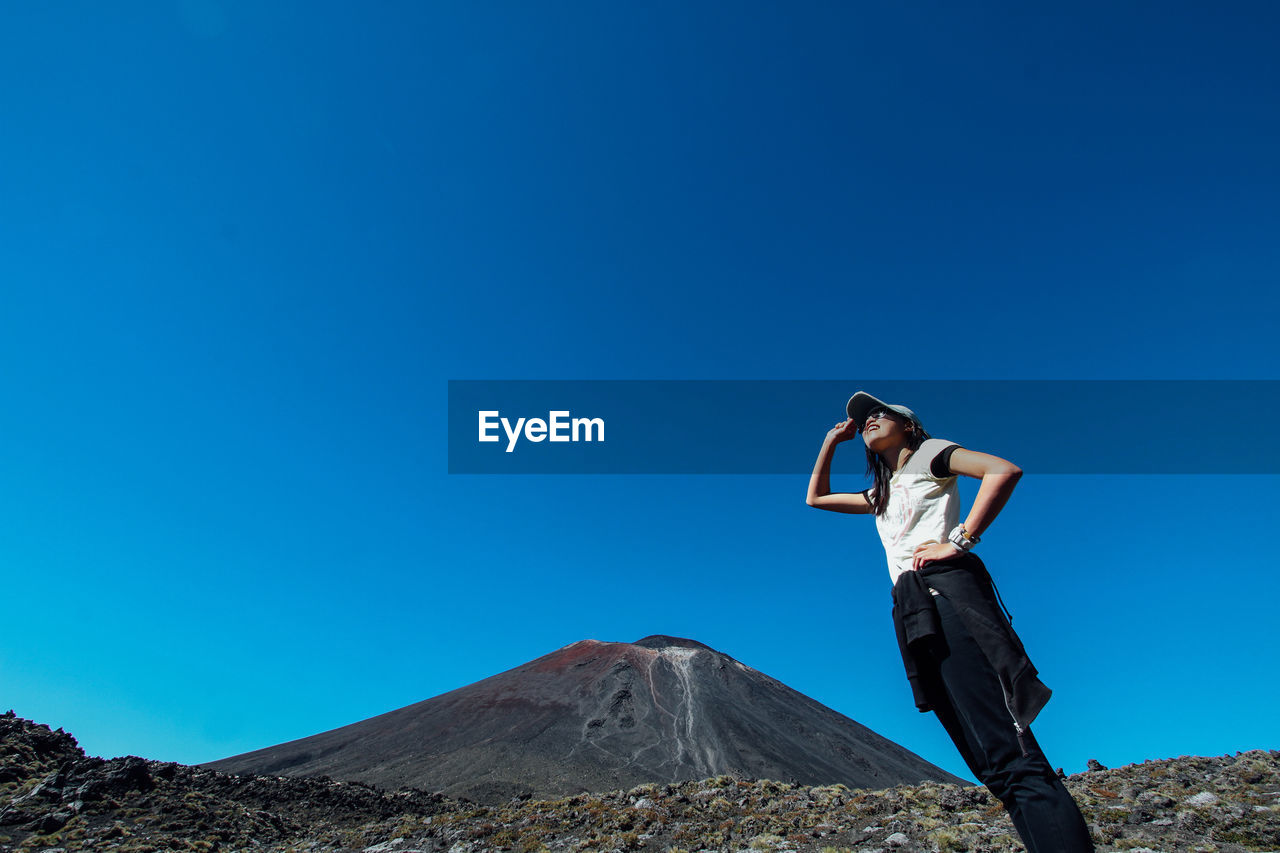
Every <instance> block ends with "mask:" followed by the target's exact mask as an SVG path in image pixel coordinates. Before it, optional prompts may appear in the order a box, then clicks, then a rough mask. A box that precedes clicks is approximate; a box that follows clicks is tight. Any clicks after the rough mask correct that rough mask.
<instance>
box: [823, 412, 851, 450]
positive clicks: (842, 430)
mask: <svg viewBox="0 0 1280 853" xmlns="http://www.w3.org/2000/svg"><path fill="white" fill-rule="evenodd" d="M857 434H858V425H857V424H855V423H854V422H853V418H847V419H845V420H843V421H841V422H840V423H838V424H836V425H835V426H833V427H832V428H831V429H830V430H829V431H828V432H827V441H829V442H831V443H832V444H838V443H839V442H841V441H848V440H849V439H851V438H853V437H854V436H856V435H857Z"/></svg>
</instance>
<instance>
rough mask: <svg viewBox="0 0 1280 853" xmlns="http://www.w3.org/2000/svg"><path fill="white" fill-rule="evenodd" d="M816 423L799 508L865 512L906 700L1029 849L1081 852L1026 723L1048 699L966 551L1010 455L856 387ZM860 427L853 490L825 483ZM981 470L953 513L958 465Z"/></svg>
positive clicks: (1079, 836) (1001, 493) (1065, 804)
mask: <svg viewBox="0 0 1280 853" xmlns="http://www.w3.org/2000/svg"><path fill="white" fill-rule="evenodd" d="M846 411H847V413H848V415H849V419H848V420H846V421H844V422H842V423H839V424H836V426H835V427H834V428H833V429H832V430H831V431H830V432H828V433H827V436H826V440H825V441H824V442H823V444H822V451H821V452H820V453H819V454H818V461H817V462H816V463H815V465H814V468H813V475H812V476H811V477H810V479H809V494H808V497H807V498H806V501H807V502H808V504H809V506H814V507H818V508H819V509H827V510H832V511H833V512H846V513H854V514H874V515H875V519H876V529H877V530H878V531H879V533H880V540H881V542H882V543H883V544H884V549H885V556H886V557H887V558H888V561H889V576H890V578H891V580H892V581H893V600H894V609H893V618H894V625H895V628H896V629H897V632H898V642H899V646H900V647H901V649H902V656H903V663H904V665H905V666H906V669H907V676H908V679H909V680H910V682H911V686H912V692H913V694H914V696H915V699H916V707H918V708H919V709H920V710H921V711H928V710H933V711H934V712H935V713H936V714H937V716H938V719H939V720H940V721H941V722H942V725H943V726H944V727H945V728H946V730H947V733H948V734H949V735H950V736H951V739H952V741H953V742H954V743H955V745H956V747H957V748H958V749H959V750H960V754H961V755H962V756H963V757H964V760H965V763H966V764H967V765H968V766H969V769H970V770H972V771H973V773H974V775H976V776H977V777H978V779H979V780H980V781H981V782H982V783H983V784H984V785H986V786H987V788H988V789H989V790H990V791H991V792H992V793H993V794H995V796H996V797H998V798H999V799H1000V801H1001V802H1003V803H1004V805H1005V809H1006V810H1007V811H1008V812H1009V816H1010V818H1012V820H1013V824H1014V826H1015V827H1016V828H1017V830H1018V834H1019V835H1020V836H1022V841H1023V843H1024V844H1026V846H1027V850H1028V851H1030V853H1048V851H1073V852H1074V851H1092V850H1093V844H1092V842H1091V841H1090V838H1089V830H1088V827H1086V826H1085V822H1084V818H1083V817H1082V816H1081V814H1080V810H1079V809H1078V808H1077V807H1076V804H1075V801H1074V800H1072V799H1071V795H1070V794H1069V793H1068V792H1067V789H1066V787H1065V786H1063V784H1062V781H1061V780H1060V779H1059V778H1058V775H1057V773H1055V772H1054V771H1053V768H1052V767H1050V765H1049V761H1048V759H1046V758H1045V756H1044V753H1043V752H1042V751H1041V750H1040V747H1039V745H1038V744H1037V743H1036V740H1035V738H1034V737H1033V736H1032V734H1031V730H1030V728H1029V725H1030V723H1031V721H1032V719H1034V718H1035V716H1036V714H1038V713H1039V711H1040V709H1041V708H1042V707H1044V704H1045V702H1047V701H1048V699H1049V693H1050V691H1049V689H1048V688H1047V687H1045V686H1044V684H1042V683H1041V682H1040V679H1039V678H1038V677H1037V675H1036V669H1035V667H1034V666H1032V665H1031V661H1030V660H1029V659H1028V658H1027V656H1026V652H1025V650H1024V649H1023V647H1022V643H1021V642H1020V641H1019V640H1018V637H1017V635H1016V634H1015V633H1014V632H1013V627H1012V625H1011V624H1010V622H1009V620H1008V619H1007V618H1006V614H1005V613H1002V612H1001V607H998V606H997V604H996V602H997V600H998V596H997V595H996V594H995V592H994V588H993V585H992V583H991V578H990V575H988V574H987V571H986V567H985V566H984V565H983V563H982V561H981V560H980V559H978V557H977V556H976V555H974V554H973V553H971V552H970V549H971V548H972V547H973V546H974V545H976V544H977V543H978V541H979V539H980V537H981V536H982V534H983V533H984V532H985V531H986V530H987V528H988V527H989V526H990V525H991V522H992V521H994V520H995V517H996V515H997V514H998V513H999V512H1000V510H1001V508H1003V507H1004V505H1005V503H1006V502H1007V501H1008V500H1009V495H1010V494H1012V493H1013V488H1014V486H1015V485H1016V484H1017V482H1018V478H1019V477H1021V476H1022V471H1021V469H1019V468H1018V467H1017V466H1016V465H1014V464H1013V463H1011V462H1009V461H1007V460H1004V459H1001V458H1000V457H998V456H991V455H989V454H986V453H978V452H976V451H973V450H967V449H965V448H962V447H960V446H959V445H956V444H953V443H951V442H949V441H944V440H942V439H936V438H930V437H929V435H928V434H927V433H926V432H925V430H924V426H923V425H922V424H921V422H920V419H919V418H918V417H916V415H915V413H914V412H912V411H911V410H910V409H908V408H907V407H906V406H902V405H897V404H888V403H884V402H882V401H880V400H878V399H876V398H875V397H873V396H871V395H870V394H867V393H865V392H863V391H859V392H858V393H857V394H854V395H853V397H852V398H850V400H849V403H848V405H847V407H846ZM859 432H861V433H862V440H863V442H864V443H865V445H866V454H867V473H868V474H870V475H872V476H873V477H874V484H873V485H872V487H871V488H869V489H867V490H865V491H862V492H852V493H850V492H835V493H833V492H832V491H831V486H830V473H831V457H832V455H833V454H834V452H835V448H836V445H837V444H839V443H840V442H842V441H847V440H849V439H851V438H853V437H854V436H856V435H857V434H858V433H859ZM958 474H963V475H965V476H968V477H976V478H978V479H979V480H981V481H982V485H981V487H980V488H979V489H978V494H977V496H976V497H975V498H974V501H973V506H972V507H971V508H970V509H969V513H968V515H967V516H966V517H965V520H964V522H963V523H961V522H960V492H959V488H958V486H957V484H956V483H957V481H956V475H958Z"/></svg>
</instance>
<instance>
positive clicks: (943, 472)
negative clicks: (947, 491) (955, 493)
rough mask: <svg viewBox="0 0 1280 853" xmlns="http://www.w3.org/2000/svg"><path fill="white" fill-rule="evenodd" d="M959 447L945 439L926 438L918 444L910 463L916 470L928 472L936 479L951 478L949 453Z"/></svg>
mask: <svg viewBox="0 0 1280 853" xmlns="http://www.w3.org/2000/svg"><path fill="white" fill-rule="evenodd" d="M959 446H960V445H958V444H956V443H955V442H954V441H951V440H949V439H945V438H927V439H925V440H924V441H922V442H921V443H920V447H919V448H917V449H916V452H915V455H914V456H913V457H912V459H911V461H912V462H914V463H915V465H916V468H917V470H919V471H922V472H923V471H928V472H929V473H930V475H932V476H933V477H934V478H936V479H943V478H945V477H950V476H953V475H952V474H951V468H950V464H949V463H950V459H951V453H952V451H953V450H954V449H955V448H958V447H959Z"/></svg>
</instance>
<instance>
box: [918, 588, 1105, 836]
mask: <svg viewBox="0 0 1280 853" xmlns="http://www.w3.org/2000/svg"><path fill="white" fill-rule="evenodd" d="M935 601H936V602H937V605H938V614H939V616H941V618H942V631H943V634H944V636H945V638H946V639H945V643H944V644H941V645H940V647H939V649H938V651H937V657H936V659H934V660H932V661H927V662H923V661H922V662H921V663H922V667H923V668H924V671H925V678H924V683H925V690H926V695H927V696H928V699H929V704H930V705H931V706H932V707H933V710H934V712H935V713H936V714H937V715H938V719H939V720H941V721H942V725H943V726H944V727H946V730H947V734H949V735H951V740H952V741H954V742H955V745H956V748H957V749H959V750H960V754H961V755H962V756H963V757H964V761H965V764H967V765H969V769H970V770H972V771H973V773H974V775H975V776H977V777H978V780H979V781H980V782H982V784H984V785H986V786H987V788H988V790H990V791H991V793H992V794H995V796H996V797H998V798H999V799H1000V801H1001V802H1002V803H1004V807H1005V810H1006V811H1008V813H1009V817H1010V818H1012V820H1013V825H1014V827H1016V828H1017V830H1018V834H1019V835H1020V836H1022V842H1023V843H1024V844H1025V845H1026V846H1027V851H1028V853H1056V851H1064V852H1065V853H1078V851H1092V850H1093V842H1092V841H1091V840H1090V838H1089V829H1088V827H1086V826H1085V822H1084V817H1083V816H1081V814H1080V809H1079V808H1077V807H1076V803H1075V800H1073V799H1071V794H1070V793H1069V792H1068V791H1067V789H1066V786H1064V785H1063V784H1062V780H1061V779H1059V778H1058V774H1057V773H1055V772H1054V770H1053V768H1052V767H1050V766H1049V760H1048V759H1047V758H1045V757H1044V753H1043V752H1041V751H1040V745H1039V744H1038V743H1036V739H1035V737H1034V736H1033V735H1032V734H1031V729H1030V728H1026V729H1024V730H1023V732H1022V734H1021V735H1019V734H1018V732H1017V730H1016V728H1015V727H1014V723H1013V715H1012V714H1010V713H1009V710H1008V708H1007V707H1006V706H1005V703H1004V691H1003V690H1001V688H1000V681H999V679H998V677H997V676H996V674H995V671H994V670H992V668H991V664H989V663H987V659H986V656H985V655H983V654H982V650H981V649H980V648H979V647H978V644H977V643H976V642H975V641H974V639H973V637H971V636H970V635H969V632H968V631H967V630H966V629H965V626H964V621H963V620H962V619H961V617H960V614H959V613H957V612H956V609H955V607H954V606H953V605H952V604H951V602H949V601H947V599H946V598H945V597H943V596H941V595H939V596H937V597H936V598H935Z"/></svg>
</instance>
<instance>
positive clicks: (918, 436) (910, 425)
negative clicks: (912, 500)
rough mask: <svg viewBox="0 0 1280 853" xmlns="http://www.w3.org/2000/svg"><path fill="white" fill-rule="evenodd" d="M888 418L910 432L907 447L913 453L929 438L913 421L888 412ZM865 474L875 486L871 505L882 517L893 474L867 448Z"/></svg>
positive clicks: (882, 460) (881, 458)
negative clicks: (871, 479)
mask: <svg viewBox="0 0 1280 853" xmlns="http://www.w3.org/2000/svg"><path fill="white" fill-rule="evenodd" d="M889 417H891V418H893V420H895V421H897V422H898V423H900V424H902V425H903V426H904V427H906V428H907V429H908V430H909V431H910V432H911V437H910V438H909V439H907V447H910V448H911V449H912V450H913V451H914V450H918V449H919V448H920V445H922V444H924V442H925V440H926V439H927V438H928V437H929V433H927V432H925V431H924V427H922V426H920V424H918V423H916V422H915V421H909V420H907V419H906V418H904V417H902V416H901V415H899V414H898V413H897V412H889ZM867 474H868V475H870V476H871V477H874V478H875V485H873V486H872V487H871V505H872V506H873V507H875V511H876V515H884V514H885V512H887V511H888V509H889V478H890V477H892V476H893V472H892V471H890V470H889V463H887V462H885V461H884V458H883V457H881V455H880V454H879V453H873V452H872V451H871V448H870V447H868V448H867Z"/></svg>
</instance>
